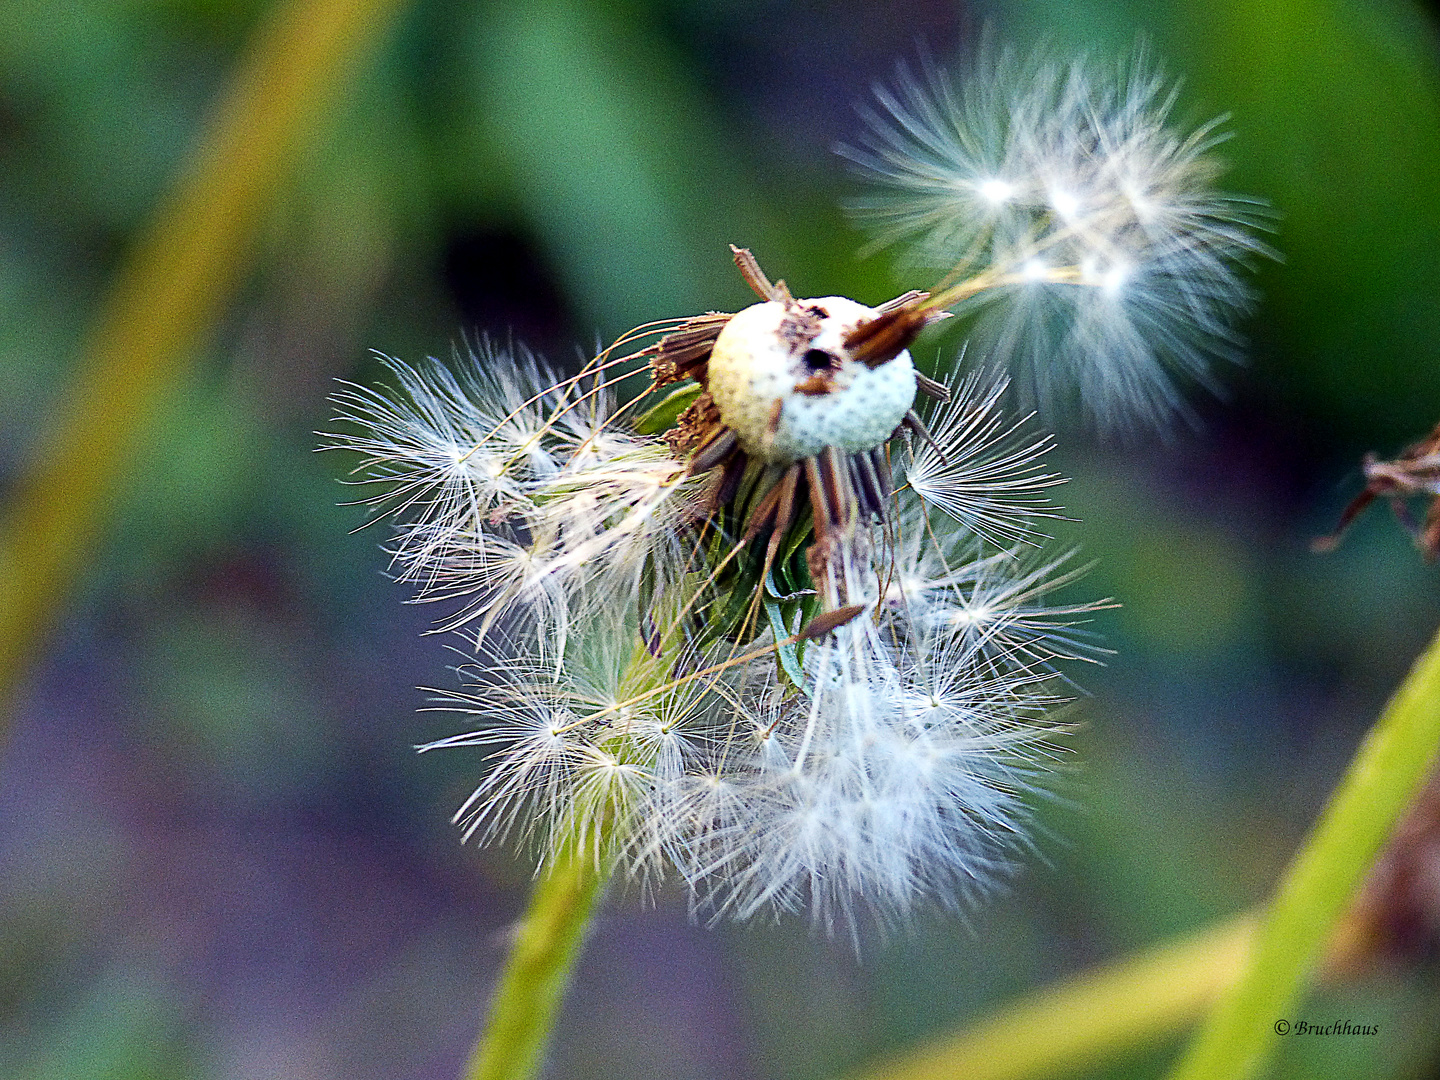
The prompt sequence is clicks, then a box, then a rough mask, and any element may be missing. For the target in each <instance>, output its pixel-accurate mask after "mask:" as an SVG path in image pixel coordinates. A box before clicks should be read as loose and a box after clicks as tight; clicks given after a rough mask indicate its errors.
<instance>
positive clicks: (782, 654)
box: [765, 597, 805, 694]
mask: <svg viewBox="0 0 1440 1080" xmlns="http://www.w3.org/2000/svg"><path fill="white" fill-rule="evenodd" d="M786 607H794V608H796V610H797V614H798V613H800V610H801V605H795V604H785V605H782V604H781V603H780V602H779V601H778V600H771V599H770V598H769V597H766V598H765V614H766V615H768V616H769V617H770V632H771V633H772V634H774V635H775V641H776V642H777V644H776V648H775V660H776V661H777V663H778V664H779V668H780V674H781V676H782V677H784V678H786V679H788V680H789V681H790V685H791V686H793V687H795V689H796V690H799V691H800V692H801V693H802V694H803V693H804V692H805V675H804V672H803V671H802V670H801V667H800V654H799V653H798V652H796V650H795V643H794V642H791V643H789V644H786V645H780V644H778V643H779V642H782V641H784V640H785V639H786V638H788V637H789V636H790V635H791V634H794V633H798V632H799V629H800V627H801V626H803V625H804V622H803V620H796V622H795V629H794V630H791V629H790V627H789V626H787V625H786V623H785V610H784V609H785V608H786ZM802 644H803V643H802Z"/></svg>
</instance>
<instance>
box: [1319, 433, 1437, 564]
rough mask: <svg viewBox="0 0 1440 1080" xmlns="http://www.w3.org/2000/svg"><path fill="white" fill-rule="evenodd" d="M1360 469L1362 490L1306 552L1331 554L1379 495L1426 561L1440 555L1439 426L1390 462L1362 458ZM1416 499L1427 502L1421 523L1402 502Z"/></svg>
mask: <svg viewBox="0 0 1440 1080" xmlns="http://www.w3.org/2000/svg"><path fill="white" fill-rule="evenodd" d="M1364 469H1365V490H1363V491H1362V492H1360V494H1359V495H1356V496H1355V498H1353V499H1351V500H1350V505H1349V506H1347V507H1345V509H1344V511H1342V512H1341V514H1340V524H1339V525H1337V526H1336V527H1335V531H1334V532H1332V533H1331V534H1330V535H1329V536H1321V537H1318V538H1316V539H1315V540H1314V541H1313V542H1312V543H1311V544H1310V549H1311V550H1312V551H1317V552H1319V551H1333V550H1334V549H1335V547H1336V545H1338V544H1339V543H1340V537H1341V536H1342V535H1344V533H1345V530H1346V529H1347V528H1349V526H1350V523H1351V522H1352V521H1354V520H1355V519H1356V518H1357V517H1359V516H1360V514H1361V512H1362V511H1363V510H1364V509H1365V508H1366V507H1367V506H1369V505H1370V504H1371V503H1372V502H1374V501H1375V500H1376V499H1378V498H1381V497H1382V496H1383V497H1384V498H1387V499H1389V500H1390V509H1391V510H1393V511H1394V513H1395V517H1396V518H1397V519H1398V520H1399V522H1400V524H1402V525H1404V526H1405V528H1406V529H1407V530H1408V531H1409V532H1410V534H1411V535H1412V536H1414V537H1415V543H1416V546H1418V547H1419V548H1420V551H1421V552H1422V553H1423V554H1424V556H1425V560H1426V562H1434V561H1435V558H1436V556H1437V555H1440V424H1437V425H1435V430H1433V431H1432V432H1430V434H1429V435H1427V436H1426V437H1425V438H1423V439H1421V440H1420V441H1419V442H1417V443H1415V444H1414V445H1413V446H1410V447H1408V448H1407V449H1406V450H1405V452H1404V453H1403V454H1401V455H1400V456H1399V457H1398V458H1396V459H1395V460H1394V461H1380V460H1379V459H1378V458H1376V456H1375V455H1374V454H1367V455H1365V463H1364ZM1417 496H1421V497H1428V498H1429V499H1430V509H1429V510H1428V511H1426V514H1425V521H1424V523H1423V524H1422V523H1418V522H1416V520H1415V518H1414V516H1413V515H1412V514H1411V513H1410V508H1409V506H1407V505H1406V502H1405V500H1406V499H1409V498H1413V497H1417Z"/></svg>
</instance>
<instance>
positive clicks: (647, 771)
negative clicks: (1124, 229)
mask: <svg viewBox="0 0 1440 1080" xmlns="http://www.w3.org/2000/svg"><path fill="white" fill-rule="evenodd" d="M987 175H988V176H992V177H998V176H1001V175H1006V176H1008V175H1010V174H1009V173H1002V172H1000V171H998V166H997V168H996V171H993V172H991V173H988V174H987ZM991 194H992V195H994V194H997V192H996V191H992V192H991ZM1003 194H1004V199H1003V200H1002V201H1008V200H1013V199H1019V198H1021V197H1022V193H1021V192H1020V191H1019V190H1018V189H1016V190H1012V191H1008V192H1005V193H1003ZM971 195H972V196H976V195H977V192H975V191H973V190H972V192H971ZM978 197H981V198H985V197H986V196H984V194H983V193H978ZM1026 197H1028V196H1026ZM1105 265H1106V266H1113V265H1117V264H1116V263H1114V262H1113V261H1112V262H1109V263H1106V264H1105ZM777 294H783V290H777ZM876 316H877V309H874V308H868V307H865V306H863V305H860V304H858V303H855V302H853V301H848V300H843V298H835V297H826V298H821V299H819V300H800V301H796V300H793V299H788V300H787V299H784V298H782V299H776V300H773V301H766V302H765V303H762V304H759V305H756V306H755V307H753V308H750V309H747V310H746V311H744V312H741V313H740V314H738V315H735V316H733V317H731V318H730V319H729V321H728V322H727V323H726V324H725V326H724V328H723V329H719V328H716V330H715V333H716V337H715V339H714V345H713V350H712V351H711V352H710V353H709V354H708V356H706V357H705V360H706V364H707V372H706V375H707V378H708V382H707V383H706V384H705V385H704V386H702V387H698V388H696V389H695V390H693V391H690V393H691V395H692V396H691V399H690V400H691V403H692V404H691V406H688V407H687V410H686V413H685V414H681V415H687V414H688V415H690V416H691V417H692V418H693V417H697V416H698V417H699V421H697V422H702V421H703V422H704V423H706V424H718V427H717V428H715V429H714V430H710V429H706V431H707V432H708V436H709V437H711V438H712V439H713V440H714V441H715V442H718V444H719V445H720V446H721V447H722V449H725V450H726V451H728V452H731V453H733V454H735V455H737V457H735V458H734V459H733V460H728V461H727V460H726V459H725V458H724V456H723V455H719V456H716V457H711V458H709V460H708V462H707V465H708V467H709V468H712V469H714V470H715V471H716V472H717V473H718V474H719V475H707V474H706V469H705V468H702V467H699V466H697V464H696V462H697V459H699V458H701V457H702V455H701V453H700V451H696V450H694V449H693V444H690V443H686V442H685V439H684V437H683V435H684V433H683V432H681V434H680V435H679V436H676V435H675V432H676V431H678V430H679V428H680V426H682V422H681V421H677V422H676V423H677V428H676V429H675V430H672V431H671V432H670V433H669V434H670V435H672V436H675V437H672V438H670V439H668V440H667V438H666V437H665V434H666V433H656V432H654V431H653V430H652V429H647V428H646V427H645V425H644V424H642V423H639V422H632V421H631V418H630V416H629V414H628V413H627V411H626V410H625V409H621V408H619V407H617V405H616V403H615V402H614V401H613V400H612V398H611V397H610V395H609V392H608V388H607V385H606V383H607V381H608V380H609V379H610V378H611V377H612V375H611V373H610V368H609V367H607V366H606V365H611V366H618V363H617V364H613V365H612V362H611V361H610V360H609V359H608V358H607V357H606V354H602V356H601V357H600V358H597V359H596V360H595V361H594V363H593V365H591V366H589V367H587V369H586V371H585V372H582V374H581V375H580V376H574V377H569V378H560V377H558V376H554V375H550V374H548V373H547V372H545V369H544V368H543V366H542V365H541V364H540V363H539V362H538V361H536V360H534V359H533V358H530V357H528V356H527V355H525V354H519V355H515V356H510V355H507V354H504V353H503V352H500V351H494V350H492V351H491V352H489V353H487V355H486V356H485V357H484V359H485V360H486V362H487V364H488V367H487V369H486V371H485V372H484V373H483V374H477V373H474V372H471V371H469V370H468V369H467V368H466V366H465V365H464V364H460V365H458V366H457V367H456V368H455V369H454V370H452V369H451V368H450V367H448V366H446V365H441V364H438V363H433V362H432V363H430V364H426V365H419V366H416V367H410V366H407V365H401V364H398V363H392V364H391V372H392V376H393V377H394V379H393V381H394V384H395V385H393V386H392V387H391V388H390V389H376V390H368V389H367V390H360V389H350V390H347V391H344V392H343V393H342V397H341V402H340V405H341V415H342V418H343V420H345V421H346V422H348V425H349V426H348V427H347V432H346V433H345V434H342V435H339V436H332V438H333V439H334V440H335V441H334V442H333V444H332V445H335V446H341V447H345V448H348V449H351V450H356V451H359V452H360V453H361V454H362V456H363V459H364V461H365V464H364V465H363V466H362V468H363V469H364V470H365V472H364V479H363V481H362V482H374V483H375V484H376V489H377V492H378V494H377V495H376V497H375V499H374V505H375V506H376V507H377V508H378V509H379V510H380V512H381V513H382V514H390V515H392V516H394V517H395V519H396V520H397V523H398V524H397V528H396V532H395V536H394V539H393V540H392V542H391V543H392V551H393V553H394V557H395V559H396V561H397V564H398V565H399V566H400V567H401V569H402V573H403V575H404V576H406V577H407V578H408V579H409V580H411V581H414V582H415V583H416V585H417V588H418V590H419V597H418V598H420V599H425V600H430V601H438V600H448V601H453V602H454V603H456V604H459V605H460V606H459V608H458V610H456V611H454V612H453V613H452V614H449V615H447V616H445V617H444V618H443V619H442V620H441V623H440V625H441V627H442V628H446V629H455V630H458V631H460V632H461V633H462V634H464V635H465V637H466V638H467V640H468V643H469V646H470V649H471V650H472V651H473V652H474V654H475V657H476V662H475V663H474V664H472V665H467V666H466V667H465V668H463V669H462V678H463V679H464V680H465V685H464V686H463V688H462V689H461V690H459V691H455V692H451V693H447V694H442V695H441V700H440V701H439V703H438V704H439V706H440V707H441V708H447V709H449V710H452V711H454V712H456V713H458V714H461V715H462V716H463V717H464V718H465V723H466V725H467V726H468V730H465V731H462V732H460V733H459V734H456V735H452V736H450V737H449V738H445V739H440V740H437V741H435V742H432V743H429V744H427V745H426V746H425V747H423V749H425V750H434V749H442V748H444V749H454V748H461V747H466V748H471V749H472V750H474V751H478V752H479V753H481V754H483V765H482V772H481V775H480V778H479V780H478V782H477V784H476V786H475V788H474V790H473V791H472V793H471V795H470V796H469V798H467V799H466V800H465V802H464V803H463V804H462V805H461V807H460V809H459V810H458V812H457V814H456V823H457V824H458V825H459V826H460V828H461V830H462V832H463V835H464V836H465V837H466V838H467V839H470V838H474V839H476V840H479V841H482V842H509V843H513V844H516V845H518V846H520V847H521V848H522V849H525V850H528V851H530V852H532V853H533V854H534V855H535V856H536V857H537V858H538V859H539V860H541V861H542V862H543V861H545V860H547V859H551V858H554V857H555V856H556V854H557V853H558V852H559V851H562V850H567V849H569V848H573V846H574V845H577V844H578V845H580V846H581V847H582V848H583V849H584V850H587V851H593V852H594V853H595V855H596V858H597V859H600V860H602V861H605V862H606V863H607V864H610V865H614V866H615V867H617V868H619V869H620V870H622V871H623V872H624V873H626V874H628V875H629V876H630V877H631V878H632V879H633V880H634V881H635V882H636V883H637V884H638V885H639V886H640V887H641V888H642V890H643V889H645V888H648V887H649V885H650V884H651V883H653V882H654V881H655V880H657V879H658V878H659V877H660V876H662V875H663V874H666V873H677V874H678V875H679V876H680V878H681V879H682V881H683V882H684V884H685V886H686V887H687V888H688V890H689V893H690V896H691V901H692V904H693V906H694V909H695V912H696V914H697V915H698V916H702V917H706V918H712V917H720V916H735V917H740V918H745V917H750V916H753V915H756V914H759V913H761V912H780V911H790V910H807V911H808V912H809V913H810V915H811V917H812V918H813V919H815V920H816V921H817V922H818V923H819V924H821V925H823V926H825V927H827V928H831V927H835V926H839V925H850V926H853V925H854V922H855V919H856V917H857V915H858V912H859V910H861V909H864V910H866V911H870V912H875V913H878V914H879V916H880V917H881V918H883V919H899V918H903V917H905V916H906V915H907V914H908V913H909V912H911V911H912V910H914V909H915V908H916V907H917V906H919V905H921V904H926V903H937V902H938V903H940V904H942V905H955V904H959V903H962V902H965V900H966V899H968V898H970V897H972V896H974V895H976V894H978V893H979V892H981V891H983V890H984V889H985V888H986V887H987V886H988V885H989V884H990V883H992V882H994V881H995V880H996V879H997V878H999V877H1001V876H1003V873H1004V872H1005V869H1006V867H1007V866H1008V865H1009V863H1010V862H1011V861H1012V859H1013V858H1014V856H1015V855H1016V854H1017V853H1018V852H1019V851H1020V850H1022V849H1023V848H1024V846H1025V843H1026V840H1025V824H1026V818H1027V813H1028V811H1027V810H1026V801H1025V800H1026V796H1025V793H1026V792H1027V791H1028V790H1029V789H1030V788H1032V787H1033V786H1035V785H1034V780H1033V778H1034V777H1035V776H1036V775H1037V774H1038V773H1039V772H1040V771H1041V766H1040V764H1039V763H1040V762H1041V760H1042V759H1043V758H1044V757H1045V754H1046V751H1045V750H1044V747H1045V746H1046V745H1047V744H1048V740H1049V739H1050V738H1051V737H1052V736H1053V734H1054V730H1053V728H1052V727H1051V726H1049V725H1047V724H1046V723H1045V721H1044V719H1043V715H1044V712H1045V710H1046V709H1047V708H1048V707H1050V706H1051V705H1052V704H1054V702H1055V700H1056V698H1057V695H1056V694H1055V693H1054V692H1053V691H1052V690H1051V688H1050V687H1051V684H1052V682H1053V680H1054V678H1055V672H1056V666H1057V665H1058V664H1059V663H1061V662H1063V661H1064V660H1067V659H1070V658H1072V656H1073V655H1074V654H1077V653H1079V652H1080V651H1081V649H1080V647H1079V645H1077V644H1075V642H1076V640H1077V639H1078V637H1079V633H1080V632H1079V631H1078V630H1077V629H1076V628H1075V627H1076V624H1078V623H1079V622H1081V621H1083V619H1082V616H1083V614H1084V613H1085V610H1087V609H1084V608H1083V607H1054V606H1049V605H1048V598H1049V593H1050V591H1051V590H1052V588H1053V587H1055V579H1056V578H1057V577H1058V578H1060V579H1062V581H1063V579H1064V578H1065V575H1066V574H1067V573H1068V571H1066V570H1064V569H1059V568H1058V564H1057V563H1056V562H1055V561H1054V560H1047V559H1045V558H1043V557H1041V556H1039V555H1036V556H1034V557H1030V556H1029V555H1027V554H1025V553H1026V552H1028V551H1029V550H1030V549H1031V548H1037V549H1038V546H1039V545H1040V544H1041V542H1042V540H1043V537H1041V536H1040V534H1039V533H1037V532H1036V531H1035V520H1036V519H1037V518H1041V517H1043V516H1044V515H1046V514H1048V513H1052V512H1053V510H1052V509H1051V508H1050V504H1049V502H1048V491H1049V489H1050V488H1051V487H1052V486H1053V485H1054V484H1056V483H1058V482H1059V478H1058V477H1057V476H1055V475H1054V474H1053V473H1049V472H1047V471H1045V470H1044V469H1043V466H1042V461H1041V459H1042V458H1043V455H1044V454H1045V452H1046V451H1047V449H1048V447H1049V441H1048V439H1046V438H1043V437H1042V438H1036V437H1033V436H1028V435H1026V434H1025V431H1024V429H1023V427H1022V425H1021V424H1017V423H1013V422H1011V421H1009V420H1007V419H1006V418H1005V417H1004V416H1003V415H1002V414H1001V412H1000V409H999V400H1000V396H1001V394H1002V392H1003V389H1004V387H1003V383H1001V382H995V381H986V380H984V379H981V378H980V377H979V376H972V377H970V378H968V379H966V380H964V381H963V382H961V383H959V384H958V385H955V386H951V387H949V388H945V389H941V390H937V389H936V387H935V385H934V384H931V385H930V390H929V392H930V393H932V394H934V395H935V396H937V397H945V396H947V395H948V397H949V398H950V401H949V403H948V404H947V405H945V406H943V407H941V408H939V409H937V410H936V411H934V412H933V413H931V414H929V416H928V421H929V429H928V431H927V428H926V426H925V424H924V423H922V422H921V421H920V420H919V419H918V418H917V417H916V416H914V415H911V408H912V405H913V401H914V397H915V394H916V392H917V385H918V381H917V379H916V376H915V373H914V369H913V367H912V366H911V364H910V359H909V356H908V353H906V352H905V351H904V350H898V351H896V350H891V351H890V352H887V353H885V355H886V356H887V357H888V358H887V359H883V360H882V359H880V358H879V357H878V356H875V355H872V356H868V357H867V358H866V359H865V360H861V359H860V358H859V354H858V353H854V354H852V352H851V351H850V346H848V345H847V341H849V340H850V338H849V333H850V331H851V330H853V329H854V328H855V327H857V326H858V325H860V323H861V322H862V321H865V320H871V319H875V318H876ZM706 318H710V317H706ZM715 318H717V319H718V318H721V317H718V316H716V317H715ZM786 320H790V321H791V324H792V325H790V326H789V328H788V329H786V325H787V324H786ZM705 325H707V326H708V325H711V324H709V323H706V324H705ZM732 328H734V333H733V334H731V336H730V337H729V338H727V337H726V335H727V334H730V333H731V330H732ZM684 340H686V341H687V342H688V341H689V340H690V339H688V338H687V339H684ZM757 343H758V344H757ZM687 347H690V346H689V345H687ZM807 358H808V359H807ZM697 377H698V376H697ZM811 379H815V380H817V381H816V382H813V383H812V382H809V381H808V380H811ZM657 382H658V380H657ZM661 385H664V384H661ZM701 390H704V391H705V393H708V394H709V395H712V398H711V400H709V401H706V400H705V394H702V393H701V392H700V391H701ZM821 406H823V407H821ZM636 411H638V410H636ZM762 412H763V414H764V426H763V428H760V427H754V426H753V425H752V426H750V427H747V425H750V424H751V421H752V419H753V417H754V416H759V415H760V414H761V413H762ZM717 417H718V420H717ZM902 421H903V422H904V423H905V424H906V425H907V430H909V431H910V432H911V435H910V436H907V437H906V438H905V439H904V440H902V439H900V438H896V437H895V430H896V428H897V426H898V425H900V424H901V423H902ZM726 436H729V438H728V440H727V438H726ZM745 455H749V456H748V457H746V456H745ZM717 461H725V462H726V463H725V464H723V465H717V464H716V462H717ZM737 463H738V464H737ZM732 466H734V467H733V468H732ZM727 478H728V479H727ZM807 507H808V514H807V513H806V512H805V511H806V508H807ZM797 508H798V509H797ZM767 515H768V516H767ZM757 521H758V524H757V523H756V522H757ZM1017 552H1018V554H1017ZM822 628H823V629H822Z"/></svg>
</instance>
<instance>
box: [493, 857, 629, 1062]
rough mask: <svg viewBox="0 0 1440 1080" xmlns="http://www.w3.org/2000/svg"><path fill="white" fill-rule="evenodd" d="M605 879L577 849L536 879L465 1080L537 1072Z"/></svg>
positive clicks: (592, 859)
mask: <svg viewBox="0 0 1440 1080" xmlns="http://www.w3.org/2000/svg"><path fill="white" fill-rule="evenodd" d="M607 877H608V874H607V873H606V872H605V871H604V870H603V869H602V868H601V867H600V866H599V865H598V864H597V863H596V861H595V859H594V857H593V855H591V854H589V853H586V852H575V851H573V850H572V851H571V852H570V853H569V854H568V855H567V856H564V857H561V858H558V859H557V860H556V861H555V862H554V863H552V864H551V865H550V866H549V867H547V868H546V870H545V871H544V872H543V874H542V876H541V877H540V878H538V879H537V880H536V883H535V891H534V893H533V894H532V895H531V897H530V906H529V908H528V909H527V910H526V912H525V916H524V919H523V920H522V921H521V923H520V927H519V931H518V933H517V935H516V938H515V945H514V948H513V949H512V950H511V952H510V958H509V960H508V961H507V963H506V966H505V971H504V973H503V974H502V975H501V977H500V984H499V985H498V986H497V987H496V988H495V996H494V997H493V998H492V999H491V1002H490V1012H489V1015H488V1017H487V1018H486V1021H485V1029H484V1031H483V1032H482V1034H481V1036H480V1041H479V1042H478V1043H477V1044H476V1046H475V1050H474V1052H473V1053H472V1054H471V1056H470V1062H469V1064H468V1065H467V1066H466V1068H465V1080H524V1078H525V1077H530V1076H534V1075H535V1074H536V1072H538V1071H539V1068H540V1065H541V1063H542V1062H543V1061H544V1057H545V1048H546V1047H547V1045H548V1044H549V1041H550V1032H551V1030H552V1029H553V1028H554V1026H555V1020H556V1017H557V1015H558V1014H559V1011H560V1003H561V1001H562V999H563V998H564V996H565V988H566V987H567V986H568V985H569V982H570V973H571V971H573V970H574V967H575V961H576V958H577V957H578V956H579V954H580V948H581V946H582V945H583V944H584V941H585V930H586V928H587V927H588V926H589V925H590V918H591V916H592V915H593V914H594V911H595V905H596V903H597V902H598V901H599V899H600V896H601V894H602V893H603V892H604V884H605V881H606V879H607Z"/></svg>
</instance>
